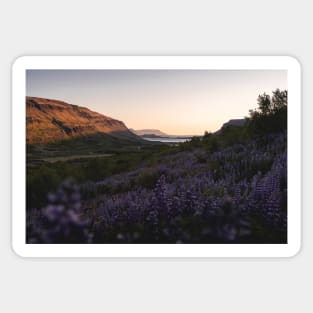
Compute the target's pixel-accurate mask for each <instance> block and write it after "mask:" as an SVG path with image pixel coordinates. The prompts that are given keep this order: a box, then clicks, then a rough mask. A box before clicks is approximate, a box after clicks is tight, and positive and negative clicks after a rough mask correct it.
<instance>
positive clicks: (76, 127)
mask: <svg viewBox="0 0 313 313" xmlns="http://www.w3.org/2000/svg"><path fill="white" fill-rule="evenodd" d="M26 142H27V146H28V147H35V148H34V149H35V150H37V152H39V151H41V150H42V149H43V148H47V149H46V150H49V151H51V146H53V147H54V150H55V152H56V153H58V154H60V153H61V152H62V151H63V150H64V151H67V153H74V154H75V153H79V151H78V150H80V152H82V151H84V152H88V153H92V152H107V151H112V150H114V149H117V148H118V149H123V148H125V146H140V145H146V144H147V142H146V141H145V140H143V139H142V138H140V137H139V136H137V135H135V134H134V133H132V132H131V131H130V130H129V129H128V128H127V127H126V125H125V124H124V123H123V122H121V121H118V120H116V119H113V118H111V117H108V116H105V115H102V114H100V113H97V112H93V111H91V110H89V109H87V108H85V107H81V106H78V105H73V104H68V103H66V102H63V101H58V100H52V99H44V98H37V97H26ZM56 145H57V147H55V146H56ZM34 149H32V150H34ZM52 150H53V149H52ZM50 154H51V153H50ZM52 154H53V153H52Z"/></svg>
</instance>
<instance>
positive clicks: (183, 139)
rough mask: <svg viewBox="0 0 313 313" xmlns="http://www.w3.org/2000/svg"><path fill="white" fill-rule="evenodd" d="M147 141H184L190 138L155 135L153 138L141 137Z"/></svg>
mask: <svg viewBox="0 0 313 313" xmlns="http://www.w3.org/2000/svg"><path fill="white" fill-rule="evenodd" d="M143 139H145V140H148V141H160V142H167V143H171V142H173V143H179V142H185V141H188V140H190V139H189V138H164V137H155V138H143Z"/></svg>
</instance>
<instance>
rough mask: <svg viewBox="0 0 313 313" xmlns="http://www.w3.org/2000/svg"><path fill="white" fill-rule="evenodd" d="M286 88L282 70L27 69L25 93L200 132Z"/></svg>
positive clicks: (145, 125)
mask: <svg viewBox="0 0 313 313" xmlns="http://www.w3.org/2000/svg"><path fill="white" fill-rule="evenodd" d="M276 88H279V89H288V85H287V71H284V70H27V72H26V95H27V96H33V97H43V98H49V99H55V100H62V101H65V102H68V103H71V104H76V105H80V106H84V107H87V108H89V109H91V110H93V111H96V112H99V113H102V114H104V115H106V116H110V117H112V118H115V119H117V120H120V121H123V122H124V123H125V124H126V126H127V127H128V128H133V129H159V130H161V131H163V132H165V133H167V134H170V135H202V134H203V133H204V131H205V130H207V131H212V132H213V131H216V130H217V129H219V128H220V127H221V126H222V124H223V123H225V122H227V121H228V120H230V119H234V118H243V117H245V116H248V114H249V110H250V109H254V108H256V107H257V102H256V99H257V97H258V95H259V94H262V93H264V92H266V93H268V94H271V93H272V91H273V90H275V89H276Z"/></svg>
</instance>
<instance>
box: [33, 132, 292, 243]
mask: <svg viewBox="0 0 313 313" xmlns="http://www.w3.org/2000/svg"><path fill="white" fill-rule="evenodd" d="M27 242H28V243H213V244H214V243H286V242H287V135H286V132H281V133H276V134H267V135H264V136H262V137H259V138H258V139H251V140H249V141H248V142H247V143H245V144H233V145H229V146H227V147H224V148H223V149H221V150H218V151H216V152H213V153H210V152H208V150H206V149H205V148H204V147H199V148H194V149H190V151H181V152H175V153H172V154H168V155H165V156H160V157H159V158H158V159H157V160H155V159H154V160H153V161H151V160H146V161H145V162H143V163H142V164H141V165H140V166H138V168H136V169H135V170H132V171H129V172H127V173H121V174H117V175H112V176H110V177H107V178H105V179H103V180H101V181H96V182H91V181H90V182H86V183H80V184H76V183H75V181H73V180H71V179H70V178H69V179H66V180H65V181H64V182H63V183H62V184H61V185H60V187H59V189H58V190H57V192H55V193H50V194H48V195H47V204H46V205H45V206H43V207H42V208H29V209H28V210H27Z"/></svg>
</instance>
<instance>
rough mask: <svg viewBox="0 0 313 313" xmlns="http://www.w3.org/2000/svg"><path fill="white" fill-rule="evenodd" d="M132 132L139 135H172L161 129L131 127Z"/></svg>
mask: <svg viewBox="0 0 313 313" xmlns="http://www.w3.org/2000/svg"><path fill="white" fill-rule="evenodd" d="M130 131H131V132H133V133H134V134H136V135H138V136H151V135H154V136H155V137H169V136H170V135H168V134H165V133H163V132H162V131H160V130H159V129H139V130H135V129H130Z"/></svg>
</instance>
